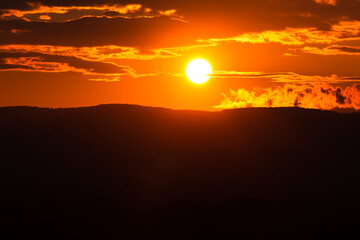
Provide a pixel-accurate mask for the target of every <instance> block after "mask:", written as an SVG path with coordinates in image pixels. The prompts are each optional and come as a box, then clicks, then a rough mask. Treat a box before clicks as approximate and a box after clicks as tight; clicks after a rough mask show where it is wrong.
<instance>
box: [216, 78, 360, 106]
mask: <svg viewBox="0 0 360 240" xmlns="http://www.w3.org/2000/svg"><path fill="white" fill-rule="evenodd" d="M224 97H225V99H224V100H223V101H222V102H221V104H220V105H218V106H215V108H218V109H231V108H247V107H303V108H313V109H324V110H331V109H335V108H352V109H355V110H359V109H360V85H354V86H352V87H346V88H340V87H333V86H331V85H329V84H327V83H314V84H303V85H296V84H285V85H284V86H282V87H277V88H275V89H271V88H269V89H255V90H254V91H248V90H246V89H239V90H237V91H231V92H230V94H229V95H224Z"/></svg>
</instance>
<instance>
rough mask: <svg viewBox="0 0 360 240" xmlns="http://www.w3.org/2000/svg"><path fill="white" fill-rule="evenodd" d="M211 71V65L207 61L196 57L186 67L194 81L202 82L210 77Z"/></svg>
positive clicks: (191, 79) (188, 74) (189, 76)
mask: <svg viewBox="0 0 360 240" xmlns="http://www.w3.org/2000/svg"><path fill="white" fill-rule="evenodd" d="M211 71H212V69H211V66H210V64H209V63H208V62H207V61H205V60H203V59H196V60H193V61H191V62H190V63H189V64H188V66H187V67H186V76H187V77H188V78H189V80H190V81H192V82H193V83H196V84H201V83H204V82H206V81H207V80H209V79H210V76H209V75H210V74H211Z"/></svg>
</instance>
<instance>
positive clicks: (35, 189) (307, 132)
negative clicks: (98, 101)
mask: <svg viewBox="0 0 360 240" xmlns="http://www.w3.org/2000/svg"><path fill="white" fill-rule="evenodd" d="M359 123H360V114H359V113H349V114H340V113H335V112H330V111H319V110H306V109H301V108H274V109H268V108H264V109H261V108H260V109H255V108H254V109H238V110H226V111H222V112H200V111H175V110H169V109H162V108H151V107H140V106H132V105H101V106H96V107H86V108H74V109H44V108H34V107H5V108H0V126H1V129H0V132H1V135H0V136H1V142H0V150H1V152H0V154H1V162H0V164H1V165H0V186H1V189H0V190H1V192H0V196H1V197H0V200H1V202H0V203H1V214H0V226H1V231H0V238H1V239H19V238H22V239H24V238H28V237H30V236H33V237H37V239H208V238H210V237H215V238H218V239H359V237H360V234H359V232H358V229H359V213H360V208H359V204H358V203H359V200H360V193H359V183H360V174H359V170H360V163H359V154H358V150H359V142H360V141H359V136H360V124H359Z"/></svg>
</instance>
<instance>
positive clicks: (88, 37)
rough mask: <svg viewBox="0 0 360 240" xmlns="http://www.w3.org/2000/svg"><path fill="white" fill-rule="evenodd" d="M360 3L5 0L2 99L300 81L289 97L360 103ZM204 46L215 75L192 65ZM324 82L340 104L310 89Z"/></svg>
mask: <svg viewBox="0 0 360 240" xmlns="http://www.w3.org/2000/svg"><path fill="white" fill-rule="evenodd" d="M359 9H360V1H359V0H297V1H288V0H253V1H247V0H243V1H235V0H234V1H226V0H225V1H224V0H222V1H220V0H213V1H188V0H184V1H160V0H153V1H151V0H149V1H146V0H138V1H121V0H120V1H113V0H108V1H99V0H90V1H84V0H78V1H65V2H64V1H50V0H42V1H41V0H40V1H37V2H29V1H21V0H15V1H2V2H1V3H0V105H1V106H9V105H32V106H43V107H76V106H88V105H95V104H103V103H133V104H141V105H148V106H162V107H170V108H187V109H202V110H212V109H214V106H218V107H219V106H223V107H225V108H226V107H232V106H235V107H243V106H258V103H260V102H256V103H255V104H253V103H252V104H249V105H247V104H246V103H247V101H248V103H251V101H255V100H256V99H258V98H257V97H259V96H261V101H263V102H264V103H265V102H266V103H267V105H263V106H281V104H280V105H276V104H275V102H276V101H265V100H264V99H263V98H264V97H265V98H266V99H267V100H271V96H270V95H262V94H263V92H264V91H265V92H267V94H270V93H273V94H275V93H276V91H280V92H281V91H284V89H288V86H289V84H290V85H291V86H292V87H291V88H292V89H295V90H294V92H295V93H297V95H296V96H294V95H291V98H289V99H281V100H279V102H286V103H287V104H285V105H286V106H287V105H296V104H295V103H297V104H299V103H300V105H298V106H303V107H314V108H325V109H327V108H332V107H353V108H355V109H358V108H359V107H360V101H359V87H357V85H356V84H357V83H358V82H359V81H360V13H359ZM194 58H203V59H206V60H207V61H209V62H210V63H211V65H212V68H213V70H214V75H213V76H212V78H211V79H210V81H209V82H207V83H206V84H203V85H195V84H192V83H191V82H189V81H188V80H187V78H186V76H185V75H184V72H185V68H186V65H187V64H188V63H189V61H191V60H192V59H194ZM295 84H296V85H295ZM319 86H321V87H322V88H323V89H324V91H325V90H329V91H330V90H331V91H330V92H331V93H333V94H332V95H331V96H332V97H333V98H332V100H331V101H332V102H333V104H332V105H327V103H328V102H326V104H325V103H324V102H322V101H323V98H319V97H318V96H319V95H314V94H315V93H316V91H315V90H313V91H312V92H311V93H309V92H307V93H306V94H310V96H309V95H307V96H306V99H304V94H303V92H302V91H303V90H306V89H307V88H311V89H317V90H318V92H319V91H320V92H321V87H319ZM268 88H271V90H269V89H268ZM266 89H267V90H266ZM349 89H350V90H349ZM239 90H240V91H239ZM235 92H236V93H237V94H242V95H241V96H240V95H239V96H237V95H236V94H235ZM246 92H249V93H250V95H251V94H252V93H253V94H257V93H259V92H262V94H260V95H258V96H257V97H254V95H253V96H252V97H251V98H250V97H249V98H246V99H244V96H246V94H245V95H244V93H246ZM294 92H293V93H294ZM325 92H326V91H325ZM330 92H329V93H330ZM230 93H231V94H232V95H233V98H229V95H228V94H230ZM223 94H225V95H226V96H227V97H224V96H223ZM234 94H235V95H234ZM306 94H305V95H306ZM323 94H324V93H323ZM325 94H326V93H325ZM277 96H282V97H283V98H288V97H289V96H288V95H287V94H283V95H281V94H280V95H279V94H277ZM326 96H330V95H329V94H326ZM339 97H340V98H339ZM325 98H326V97H325ZM342 98H344V99H345V100H344V101H341V99H342ZM239 99H241V101H242V102H239V101H240V100H239ZM254 99H255V100H254ZM326 99H327V100H328V98H326ZM339 99H340V100H339ZM338 100H339V101H338ZM331 101H330V102H331ZM225 102H227V103H229V105H227V106H224V103H225ZM243 103H244V104H243ZM269 103H271V104H270V105H269ZM309 103H311V104H309ZM274 104H275V105H274ZM337 105H338V106H337ZM324 106H326V107H324Z"/></svg>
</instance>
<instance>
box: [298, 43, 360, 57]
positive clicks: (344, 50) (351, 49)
mask: <svg viewBox="0 0 360 240" xmlns="http://www.w3.org/2000/svg"><path fill="white" fill-rule="evenodd" d="M301 51H302V52H305V53H310V54H318V55H326V56H329V55H360V46H346V45H331V46H327V47H324V48H320V47H310V46H307V47H304V48H302V49H301Z"/></svg>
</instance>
